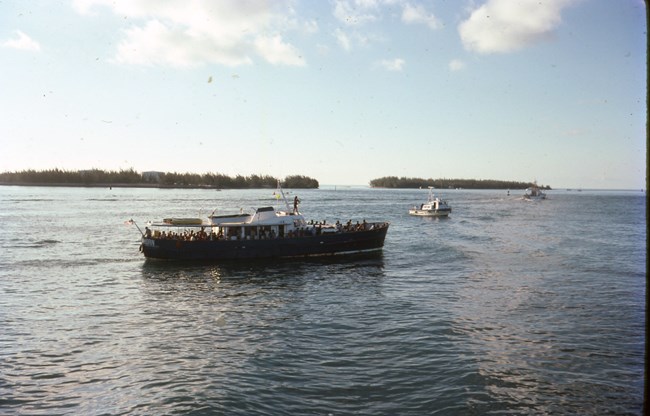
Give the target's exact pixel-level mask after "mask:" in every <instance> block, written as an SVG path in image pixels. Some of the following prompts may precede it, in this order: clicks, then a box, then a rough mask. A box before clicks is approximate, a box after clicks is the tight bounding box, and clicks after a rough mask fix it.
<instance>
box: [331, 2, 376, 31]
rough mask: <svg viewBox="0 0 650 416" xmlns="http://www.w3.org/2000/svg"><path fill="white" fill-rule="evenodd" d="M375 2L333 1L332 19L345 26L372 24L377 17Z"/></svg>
mask: <svg viewBox="0 0 650 416" xmlns="http://www.w3.org/2000/svg"><path fill="white" fill-rule="evenodd" d="M377 12H378V3H377V1H376V0H335V1H334V17H336V18H337V19H338V20H339V21H340V22H341V23H344V24H345V25H347V26H357V25H362V24H364V23H368V22H373V21H375V20H377V19H378V18H379V16H378V15H377Z"/></svg>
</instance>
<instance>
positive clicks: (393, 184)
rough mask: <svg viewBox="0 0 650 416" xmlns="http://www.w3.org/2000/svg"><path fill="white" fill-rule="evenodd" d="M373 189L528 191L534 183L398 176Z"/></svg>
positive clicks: (374, 182)
mask: <svg viewBox="0 0 650 416" xmlns="http://www.w3.org/2000/svg"><path fill="white" fill-rule="evenodd" d="M370 186H371V187H373V188H426V187H429V186H433V187H434V188H438V189H444V188H452V189H455V188H463V189H526V188H528V187H530V186H533V183H532V182H516V181H497V180H492V179H431V178H429V179H422V178H406V177H401V178H398V177H397V176H385V177H383V178H378V179H373V180H371V181H370ZM539 187H540V189H551V187H550V186H548V185H539Z"/></svg>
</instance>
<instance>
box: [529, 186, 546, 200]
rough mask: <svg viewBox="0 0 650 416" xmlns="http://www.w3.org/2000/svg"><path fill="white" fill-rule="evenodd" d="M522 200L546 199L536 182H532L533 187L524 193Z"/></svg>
mask: <svg viewBox="0 0 650 416" xmlns="http://www.w3.org/2000/svg"><path fill="white" fill-rule="evenodd" d="M523 198H524V199H526V200H529V201H539V200H542V199H546V194H545V193H544V192H542V190H541V189H539V187H538V186H537V182H533V185H532V186H531V187H530V188H527V189H526V192H524V197H523Z"/></svg>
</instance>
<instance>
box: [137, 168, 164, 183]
mask: <svg viewBox="0 0 650 416" xmlns="http://www.w3.org/2000/svg"><path fill="white" fill-rule="evenodd" d="M164 174H165V172H158V171H155V170H150V171H147V172H142V180H143V181H145V182H156V183H160V178H161V177H162V175H164Z"/></svg>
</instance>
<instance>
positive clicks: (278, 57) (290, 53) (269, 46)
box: [255, 35, 305, 66]
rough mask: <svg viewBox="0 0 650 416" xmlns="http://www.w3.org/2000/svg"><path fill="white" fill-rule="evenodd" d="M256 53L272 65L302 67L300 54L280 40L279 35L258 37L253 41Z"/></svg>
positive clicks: (302, 61)
mask: <svg viewBox="0 0 650 416" xmlns="http://www.w3.org/2000/svg"><path fill="white" fill-rule="evenodd" d="M255 46H256V48H257V52H258V53H259V54H260V55H261V56H262V57H264V58H265V59H266V60H267V61H269V62H270V63H272V64H284V65H294V66H304V65H305V61H304V59H303V58H302V56H300V52H298V50H297V49H296V48H294V47H293V46H291V45H290V44H288V43H285V42H284V41H283V40H282V37H281V36H280V35H276V36H272V37H264V36H260V37H259V38H257V39H256V40H255Z"/></svg>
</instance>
